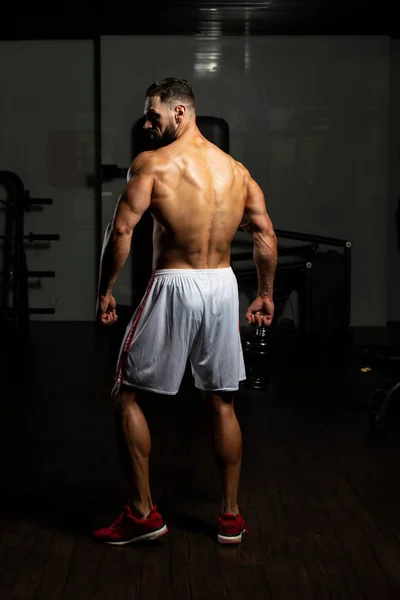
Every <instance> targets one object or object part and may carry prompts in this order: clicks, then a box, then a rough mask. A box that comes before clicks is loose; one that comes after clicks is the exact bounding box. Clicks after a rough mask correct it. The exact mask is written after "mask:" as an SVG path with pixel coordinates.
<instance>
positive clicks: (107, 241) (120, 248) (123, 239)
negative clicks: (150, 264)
mask: <svg viewBox="0 0 400 600" xmlns="http://www.w3.org/2000/svg"><path fill="white" fill-rule="evenodd" d="M131 238H132V233H129V232H128V231H125V230H123V231H121V230H118V229H116V228H115V227H113V225H112V223H110V224H109V225H108V227H107V229H106V233H105V236H104V242H103V249H102V252H101V258H100V274H99V287H98V295H99V296H105V295H107V294H109V293H111V290H112V288H113V285H114V283H115V281H116V279H117V277H118V275H119V273H120V272H121V270H122V267H123V266H124V264H125V262H126V259H127V258H128V256H129V252H130V248H131Z"/></svg>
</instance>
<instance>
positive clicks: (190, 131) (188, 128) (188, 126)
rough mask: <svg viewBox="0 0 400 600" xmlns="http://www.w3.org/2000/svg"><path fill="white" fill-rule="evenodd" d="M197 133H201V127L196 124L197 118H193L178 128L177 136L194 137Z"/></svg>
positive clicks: (177, 137)
mask: <svg viewBox="0 0 400 600" xmlns="http://www.w3.org/2000/svg"><path fill="white" fill-rule="evenodd" d="M197 133H199V129H198V127H197V125H196V119H195V118H192V119H190V120H188V121H187V122H186V123H182V127H181V128H179V127H178V129H177V131H176V138H175V139H177V140H178V139H179V138H182V137H185V138H190V137H194V136H195V135H196V134H197Z"/></svg>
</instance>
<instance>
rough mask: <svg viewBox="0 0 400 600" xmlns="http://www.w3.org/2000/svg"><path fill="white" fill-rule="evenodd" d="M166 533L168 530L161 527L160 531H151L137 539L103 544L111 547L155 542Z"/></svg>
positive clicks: (165, 527)
mask: <svg viewBox="0 0 400 600" xmlns="http://www.w3.org/2000/svg"><path fill="white" fill-rule="evenodd" d="M166 533H168V528H167V526H166V525H164V527H161V529H157V531H152V532H150V533H145V534H144V535H139V536H138V537H135V538H132V539H131V540H124V541H123V542H105V543H106V544H110V545H111V546H127V545H128V544H136V543H137V542H144V541H151V540H156V539H157V538H159V537H162V536H163V535H165V534H166Z"/></svg>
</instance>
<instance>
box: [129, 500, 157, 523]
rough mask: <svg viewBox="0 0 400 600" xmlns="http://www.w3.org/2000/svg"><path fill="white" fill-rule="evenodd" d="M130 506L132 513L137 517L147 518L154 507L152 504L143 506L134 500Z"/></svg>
mask: <svg viewBox="0 0 400 600" xmlns="http://www.w3.org/2000/svg"><path fill="white" fill-rule="evenodd" d="M129 507H130V509H131V513H132V515H133V516H134V517H136V519H147V518H148V516H149V514H150V512H151V509H152V508H153V507H152V506H143V505H140V504H134V503H132V502H131V503H130V504H129Z"/></svg>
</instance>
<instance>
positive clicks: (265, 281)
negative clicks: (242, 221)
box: [253, 233, 278, 298]
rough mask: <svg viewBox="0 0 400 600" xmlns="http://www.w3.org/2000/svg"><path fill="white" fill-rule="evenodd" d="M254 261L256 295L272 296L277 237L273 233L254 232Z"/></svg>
mask: <svg viewBox="0 0 400 600" xmlns="http://www.w3.org/2000/svg"><path fill="white" fill-rule="evenodd" d="M253 240H254V254H253V256H254V262H255V265H256V269H257V279H258V295H259V296H269V297H271V298H272V296H273V289H274V279H275V271H276V264H277V260H278V251H277V246H278V244H277V239H276V236H275V234H273V235H265V234H261V233H255V234H254V235H253Z"/></svg>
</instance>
